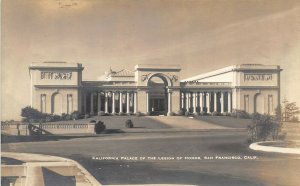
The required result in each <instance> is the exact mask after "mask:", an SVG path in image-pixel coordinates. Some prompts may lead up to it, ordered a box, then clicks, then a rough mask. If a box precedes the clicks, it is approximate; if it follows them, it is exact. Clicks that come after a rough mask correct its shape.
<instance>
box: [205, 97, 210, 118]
mask: <svg viewBox="0 0 300 186" xmlns="http://www.w3.org/2000/svg"><path fill="white" fill-rule="evenodd" d="M206 108H207V113H210V92H207V93H206Z"/></svg>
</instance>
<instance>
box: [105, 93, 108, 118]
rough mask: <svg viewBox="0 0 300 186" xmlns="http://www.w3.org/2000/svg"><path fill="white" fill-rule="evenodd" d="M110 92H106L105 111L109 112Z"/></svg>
mask: <svg viewBox="0 0 300 186" xmlns="http://www.w3.org/2000/svg"><path fill="white" fill-rule="evenodd" d="M107 94H108V93H107V92H105V113H108V95H107Z"/></svg>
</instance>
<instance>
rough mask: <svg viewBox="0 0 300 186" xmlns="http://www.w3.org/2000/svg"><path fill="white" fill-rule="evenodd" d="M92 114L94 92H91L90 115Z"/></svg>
mask: <svg viewBox="0 0 300 186" xmlns="http://www.w3.org/2000/svg"><path fill="white" fill-rule="evenodd" d="M93 114H94V93H93V92H92V93H91V115H93Z"/></svg>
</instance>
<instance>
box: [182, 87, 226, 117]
mask: <svg viewBox="0 0 300 186" xmlns="http://www.w3.org/2000/svg"><path fill="white" fill-rule="evenodd" d="M180 100H181V109H182V110H185V111H189V112H192V113H198V112H206V113H211V112H220V113H224V112H225V111H226V112H231V109H232V106H231V105H232V104H231V101H232V99H231V92H229V91H228V92H225V91H219V92H218V91H212V92H181V98H180Z"/></svg>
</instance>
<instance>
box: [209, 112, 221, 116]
mask: <svg viewBox="0 0 300 186" xmlns="http://www.w3.org/2000/svg"><path fill="white" fill-rule="evenodd" d="M211 115H212V116H220V115H221V114H220V113H219V112H217V111H214V112H213V113H211Z"/></svg>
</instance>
